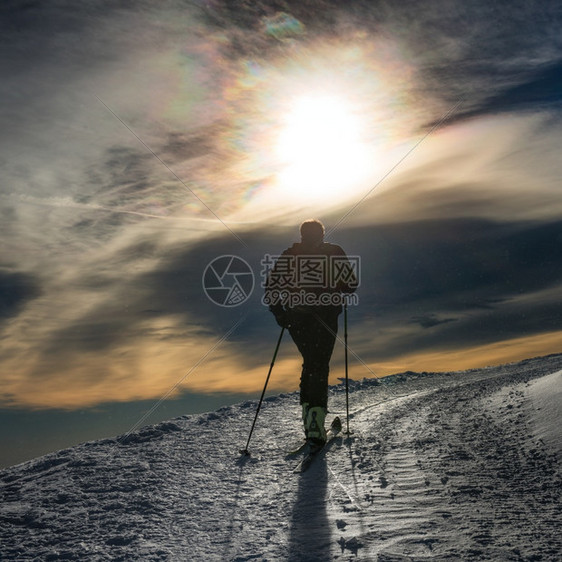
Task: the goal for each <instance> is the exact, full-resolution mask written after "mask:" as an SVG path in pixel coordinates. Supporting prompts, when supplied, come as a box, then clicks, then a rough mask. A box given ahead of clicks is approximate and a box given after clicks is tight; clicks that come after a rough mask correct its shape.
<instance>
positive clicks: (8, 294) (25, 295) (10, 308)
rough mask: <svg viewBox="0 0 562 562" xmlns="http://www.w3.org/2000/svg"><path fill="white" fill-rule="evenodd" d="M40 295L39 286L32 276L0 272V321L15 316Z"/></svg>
mask: <svg viewBox="0 0 562 562" xmlns="http://www.w3.org/2000/svg"><path fill="white" fill-rule="evenodd" d="M40 294H41V284H40V282H39V280H38V279H36V278H35V277H34V276H32V275H29V274H25V273H16V272H13V273H11V272H3V271H1V270H0V319H4V318H9V317H12V316H16V315H17V314H18V313H19V312H20V311H21V309H22V308H23V307H24V306H25V305H26V304H27V303H28V302H29V301H31V300H33V299H36V298H37V297H39V295H40Z"/></svg>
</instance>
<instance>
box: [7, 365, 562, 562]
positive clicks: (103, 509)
mask: <svg viewBox="0 0 562 562" xmlns="http://www.w3.org/2000/svg"><path fill="white" fill-rule="evenodd" d="M561 369H562V355H553V356H548V357H543V358H535V359H529V360H526V361H523V362H520V363H515V364H511V365H503V366H500V367H491V368H486V369H479V370H471V371H465V372H458V373H413V372H408V373H402V374H399V375H394V376H392V377H386V378H384V379H380V380H376V379H365V380H362V381H351V382H350V397H349V398H350V410H351V416H350V428H351V430H352V431H353V434H352V435H349V436H346V435H342V436H341V437H339V438H337V439H336V440H335V441H334V443H333V444H332V446H331V447H330V448H329V449H328V450H327V451H325V454H324V455H323V456H322V457H320V458H319V459H317V460H316V461H315V463H314V464H313V465H312V466H311V468H310V469H309V470H308V471H307V472H305V473H304V474H297V473H294V472H293V469H294V468H295V466H296V465H297V464H298V460H299V459H298V457H297V458H287V456H286V454H285V453H286V451H287V450H289V449H291V448H292V447H293V446H294V445H295V443H297V442H298V441H299V439H300V433H301V430H300V426H299V424H300V414H299V406H298V395H297V394H296V393H292V394H282V395H279V396H275V397H272V398H269V399H267V400H266V402H265V403H264V405H263V407H262V410H261V413H260V417H259V419H258V423H257V426H256V429H255V432H254V435H253V437H252V441H251V443H250V447H249V449H250V452H251V455H250V456H249V457H244V456H241V455H240V454H239V450H240V449H241V448H243V447H244V446H245V444H246V439H247V435H248V431H249V429H250V426H251V422H252V420H253V417H254V415H255V411H256V402H245V403H242V404H238V405H235V406H229V407H226V408H222V409H220V410H218V411H216V412H212V413H207V414H203V415H193V416H184V417H181V418H177V419H174V420H170V421H168V422H165V423H160V424H157V425H154V426H149V427H145V428H142V429H140V430H139V431H137V432H134V433H131V434H129V435H125V436H121V437H118V438H115V439H105V440H102V441H96V442H90V443H84V444H82V445H79V446H77V447H74V448H71V449H66V450H63V451H59V452H56V453H52V454H50V455H46V456H44V457H41V458H38V459H34V460H32V461H28V462H26V463H23V464H21V465H18V466H15V467H10V468H7V469H4V470H2V471H0V498H1V504H0V560H143V561H144V560H148V561H150V560H170V561H172V560H173V561H176V560H179V561H184V560H187V561H191V560H194V561H195V560H196V561H199V560H205V561H215V560H216V561H237V562H248V561H252V560H260V561H262V560H269V561H274V560H292V561H301V560H302V561H315V560H318V561H320V560H321V561H327V560H341V561H347V560H368V561H379V562H397V561H406V560H416V561H417V560H463V561H465V560H560V553H561V552H562V535H561V533H560V528H561V523H562V511H561V501H560V500H561V490H562V486H561V484H562V474H561V470H560V453H561V447H560V444H561V440H560V439H561V429H560V416H559V413H560V379H561V373H562V371H561ZM273 376H274V374H273ZM330 410H331V411H330V414H329V417H328V421H330V419H331V418H333V416H334V415H339V416H340V417H342V419H343V421H344V429H345V389H344V386H343V385H338V386H335V387H332V388H331V391H330Z"/></svg>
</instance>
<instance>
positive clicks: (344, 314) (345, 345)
mask: <svg viewBox="0 0 562 562" xmlns="http://www.w3.org/2000/svg"><path fill="white" fill-rule="evenodd" d="M343 341H344V348H345V412H346V417H347V431H346V434H347V435H351V434H352V433H353V432H352V431H349V376H348V367H347V364H348V361H347V302H346V303H345V304H344V306H343Z"/></svg>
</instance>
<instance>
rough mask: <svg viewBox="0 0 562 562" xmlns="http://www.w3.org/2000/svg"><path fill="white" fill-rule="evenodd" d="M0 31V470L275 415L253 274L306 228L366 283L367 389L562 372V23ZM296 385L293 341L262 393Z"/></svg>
mask: <svg viewBox="0 0 562 562" xmlns="http://www.w3.org/2000/svg"><path fill="white" fill-rule="evenodd" d="M0 10H1V18H0V26H1V29H0V31H1V33H0V41H1V42H2V49H1V51H0V52H1V53H2V54H1V55H0V68H1V74H2V81H1V82H0V98H1V101H2V103H1V104H0V145H1V149H0V166H1V169H2V181H1V183H0V215H1V217H2V218H1V221H0V232H1V238H0V240H1V246H0V248H1V251H0V341H1V346H0V380H1V386H0V419H1V420H3V423H2V424H1V425H2V428H3V429H2V430H0V439H1V440H2V443H3V444H4V445H3V446H2V450H3V454H2V457H3V458H2V459H0V463H1V464H3V465H5V464H10V463H12V462H17V461H19V460H22V459H24V458H29V456H30V455H31V456H32V455H34V454H36V453H37V452H38V451H40V450H41V451H43V452H45V450H48V449H49V447H51V448H53V447H54V446H55V443H56V445H57V446H59V444H60V443H62V442H63V441H64V439H63V438H61V435H62V436H63V437H64V436H66V439H67V441H64V442H68V441H69V440H74V441H75V442H78V441H79V440H84V439H83V438H86V437H87V438H98V437H100V436H101V435H99V433H100V432H106V434H108V435H113V434H115V433H117V432H118V431H127V430H128V429H130V427H131V426H133V425H134V424H136V423H138V422H140V421H147V420H152V419H156V418H155V417H154V416H160V417H161V419H165V418H166V417H170V412H171V410H170V408H172V409H173V408H176V409H175V410H173V411H174V412H176V411H177V412H178V414H177V415H179V414H180V413H189V412H192V411H193V412H195V411H202V410H204V409H205V408H213V407H215V406H216V405H218V404H220V403H225V402H229V401H233V400H235V399H236V400H237V399H239V398H240V397H241V396H255V395H256V394H257V395H258V396H259V393H260V391H261V389H262V386H263V383H264V379H265V376H266V374H267V368H268V366H269V363H270V361H271V355H272V353H273V348H274V346H275V342H276V340H277V337H278V327H277V325H276V324H275V321H274V319H273V317H272V316H271V314H270V313H269V312H268V310H267V308H266V307H265V306H263V304H262V303H261V280H262V277H263V275H262V269H263V267H262V260H263V259H264V256H265V255H277V254H279V253H281V252H282V251H283V250H284V249H285V248H286V247H288V246H290V245H291V244H292V243H293V242H294V241H296V240H298V226H299V225H300V223H301V222H302V221H303V220H305V219H308V218H311V217H316V218H319V219H321V220H322V221H323V222H324V224H325V226H326V230H327V238H326V239H327V240H328V241H330V242H333V243H337V244H340V245H341V246H342V247H343V248H344V249H345V250H346V252H347V253H348V254H349V255H352V256H358V257H359V258H360V265H361V267H360V273H361V286H360V288H359V290H358V293H357V294H358V299H359V303H358V304H357V306H353V307H350V309H349V314H348V323H349V349H350V355H349V357H350V376H351V377H352V378H357V379H361V378H363V377H373V376H384V375H386V374H390V373H394V372H400V371H404V370H417V371H432V370H447V371H449V370H461V369H469V368H475V367H480V366H483V365H491V364H499V363H503V362H510V361H515V360H519V359H522V358H525V357H531V356H537V355H544V354H548V353H554V352H558V351H560V348H559V345H558V342H559V341H560V335H561V330H562V328H561V325H560V319H561V318H562V304H561V303H562V284H561V280H562V275H561V274H562V260H561V259H560V258H561V257H562V256H561V253H562V252H561V247H562V197H561V196H560V186H559V178H560V177H561V176H562V173H561V172H562V162H561V160H560V157H559V147H560V145H561V141H562V138H561V137H562V123H561V112H560V101H561V93H560V92H562V88H561V86H562V72H561V71H562V38H561V37H560V34H559V29H560V24H561V19H562V8H561V7H559V6H557V5H556V4H555V3H548V2H501V1H500V2H494V3H493V4H491V3H489V2H484V1H481V2H480V1H476V2H471V3H470V4H469V5H467V4H466V3H463V2H461V1H452V0H451V1H429V2H425V3H423V5H422V4H420V3H418V2H400V3H396V2H382V1H381V2H376V1H374V2H373V1H369V2H367V1H363V2H362V1H353V0H352V1H348V2H345V3H341V2H337V1H335V0H334V1H322V0H320V1H319V0H315V1H314V2H312V1H306V0H299V1H298V2H297V1H278V2H270V1H268V2H259V1H257V2H241V1H240V2H234V1H220V0H207V1H204V0H192V1H189V2H180V1H173V0H171V1H163V2H148V1H138V2H133V1H122V2H106V1H101V0H99V1H97V0H94V1H92V2H88V3H79V4H76V3H75V2H69V1H62V0H60V1H59V0H53V1H50V2H33V1H29V2H23V1H20V2H10V1H8V2H4V3H3V4H2V7H1V8H0ZM221 256H235V257H237V258H240V259H241V260H244V262H245V263H246V264H247V265H248V267H249V270H250V271H251V272H252V275H253V280H254V284H253V290H252V291H247V294H245V297H247V298H246V299H245V300H244V301H243V302H241V303H240V304H239V305H238V306H228V307H225V306H219V305H217V304H216V303H215V302H213V301H212V300H211V299H210V298H209V297H208V296H207V293H206V292H205V288H204V286H203V281H204V274H205V271H206V270H207V266H209V264H211V263H212V262H213V260H215V259H216V258H219V257H221ZM229 279H230V277H229ZM340 327H341V320H340ZM342 333H343V331H342V330H341V331H340V341H339V342H338V343H337V346H336V349H335V352H334V358H333V361H332V378H331V382H337V379H338V378H339V377H341V376H343V356H344V354H343V345H342V342H341V339H342ZM299 371H300V360H299V357H298V355H297V353H296V349H295V348H294V345H293V344H292V342H289V340H288V339H287V340H286V341H285V342H283V343H282V346H281V348H280V353H279V356H278V358H277V361H276V366H275V371H274V375H273V376H272V379H271V383H270V390H271V391H275V392H279V391H292V390H295V389H296V388H297V386H298V374H299ZM173 405H175V406H173ZM166 406H168V409H167V410H166ZM172 406H173V407H172ZM198 409H199V410H198ZM162 416H164V417H162ZM77 420H80V421H77ZM79 427H81V428H82V429H81V430H80V431H79V430H78V428H79ZM69 428H71V429H69ZM96 431H97V432H98V433H96ZM70 434H72V436H70ZM38 435H40V436H41V437H40V438H38ZM85 436H86V437H85ZM61 439H62V441H61ZM38 441H39V443H37V442H38ZM33 443H34V444H33ZM40 445H41V446H42V447H43V449H40V448H38V447H39V446H40ZM61 446H62V445H61Z"/></svg>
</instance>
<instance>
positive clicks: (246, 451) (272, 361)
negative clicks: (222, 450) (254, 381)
mask: <svg viewBox="0 0 562 562" xmlns="http://www.w3.org/2000/svg"><path fill="white" fill-rule="evenodd" d="M284 332H285V328H281V333H280V334H279V339H278V340H277V345H276V346H275V352H274V353H273V359H272V360H271V365H270V366H269V372H268V373H267V377H266V379H265V384H264V386H263V391H262V393H261V398H260V401H259V403H258V409H257V410H256V417H255V418H254V423H252V429H250V435H248V441H247V442H246V447H245V448H244V449H242V450H241V451H240V453H241V454H242V455H249V454H250V453H249V451H248V445H249V444H250V439H251V438H252V433H253V432H254V427H255V425H256V421H257V420H258V415H259V413H260V409H261V404H262V402H263V397H264V396H265V389H266V388H267V383H268V382H269V377H270V376H271V371H272V370H273V365H274V364H275V358H276V357H277V352H278V351H279V346H280V345H281V339H282V338H283V334H284Z"/></svg>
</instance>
